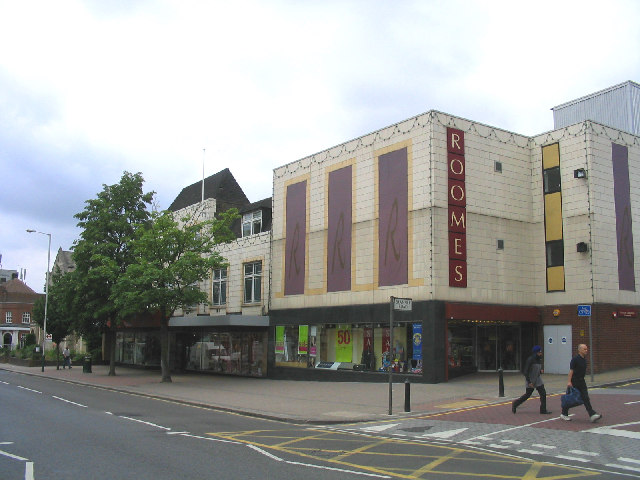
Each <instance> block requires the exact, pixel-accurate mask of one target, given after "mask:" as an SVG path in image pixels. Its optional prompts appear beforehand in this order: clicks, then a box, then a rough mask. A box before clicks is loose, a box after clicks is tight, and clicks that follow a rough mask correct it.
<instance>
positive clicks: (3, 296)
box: [0, 278, 41, 303]
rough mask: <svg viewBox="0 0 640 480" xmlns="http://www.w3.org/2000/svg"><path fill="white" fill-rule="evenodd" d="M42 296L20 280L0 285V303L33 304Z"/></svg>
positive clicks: (15, 279) (14, 279) (12, 280)
mask: <svg viewBox="0 0 640 480" xmlns="http://www.w3.org/2000/svg"><path fill="white" fill-rule="evenodd" d="M40 295H41V294H40V293H36V292H35V291H33V290H32V289H31V288H30V287H29V286H28V285H27V284H26V283H24V282H23V281H22V280H20V279H19V278H13V279H11V280H9V281H8V282H4V283H2V284H0V302H13V303H33V302H35V300H36V298H38V297H39V296H40Z"/></svg>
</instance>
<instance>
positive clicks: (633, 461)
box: [618, 457, 640, 464]
mask: <svg viewBox="0 0 640 480" xmlns="http://www.w3.org/2000/svg"><path fill="white" fill-rule="evenodd" d="M618 461H620V462H629V463H637V464H640V460H636V459H635V458H628V457H619V458H618Z"/></svg>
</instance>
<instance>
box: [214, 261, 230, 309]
mask: <svg viewBox="0 0 640 480" xmlns="http://www.w3.org/2000/svg"><path fill="white" fill-rule="evenodd" d="M212 293H213V295H212V301H211V303H212V304H213V305H225V304H226V303H227V269H226V268H217V269H215V270H214V271H213V291H212Z"/></svg>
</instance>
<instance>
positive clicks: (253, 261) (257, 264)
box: [116, 169, 271, 377]
mask: <svg viewBox="0 0 640 480" xmlns="http://www.w3.org/2000/svg"><path fill="white" fill-rule="evenodd" d="M203 183H204V187H203V184H202V183H201V182H197V183H195V184H193V185H190V186H188V187H186V188H185V189H183V191H182V192H181V193H180V195H179V196H178V197H177V198H176V200H175V201H174V202H173V204H172V206H171V207H170V210H171V211H173V212H174V215H175V218H176V219H177V220H178V221H179V222H183V221H201V220H202V221H205V220H211V219H213V218H214V217H215V214H216V213H218V212H221V211H225V210H227V209H229V208H237V209H238V212H239V214H240V218H239V219H238V220H237V221H236V222H235V224H234V225H233V226H232V230H233V231H234V233H235V234H236V235H237V239H236V240H234V241H232V242H230V243H227V244H221V245H219V246H218V252H219V253H220V254H221V255H222V256H223V257H224V258H225V260H226V263H227V266H225V267H223V268H220V269H216V270H214V271H213V272H211V276H210V278H209V279H207V280H206V281H205V282H203V283H202V285H201V288H202V289H203V290H204V291H206V292H207V295H208V301H207V302H206V303H205V304H201V305H194V306H193V308H192V309H191V310H190V311H178V312H176V314H175V316H174V317H172V318H171V319H170V321H169V337H170V341H169V345H170V364H171V367H172V368H174V369H178V370H186V371H198V372H208V373H217V374H231V375H242V376H255V377H264V376H267V374H268V369H267V342H268V327H269V317H268V316H267V310H268V308H267V304H268V298H269V290H268V285H269V282H268V279H269V275H270V268H269V267H270V256H269V253H270V249H269V245H270V243H269V240H270V230H271V199H270V198H268V199H265V200H262V201H260V202H256V203H250V202H249V201H248V200H247V198H246V197H245V195H244V193H243V192H242V189H241V188H240V186H239V185H238V184H237V182H236V181H235V179H234V178H233V175H232V174H231V172H230V171H229V170H228V169H225V170H222V171H221V172H218V173H216V174H215V175H212V176H210V177H208V178H206V179H205V180H204V182H203ZM126 327H127V328H124V329H122V331H120V332H118V333H117V336H116V359H117V361H118V362H120V363H122V364H129V365H140V366H152V367H157V366H159V365H160V337H159V334H160V333H159V324H155V323H154V322H153V320H148V321H147V323H144V322H135V323H134V324H131V325H127V326H126Z"/></svg>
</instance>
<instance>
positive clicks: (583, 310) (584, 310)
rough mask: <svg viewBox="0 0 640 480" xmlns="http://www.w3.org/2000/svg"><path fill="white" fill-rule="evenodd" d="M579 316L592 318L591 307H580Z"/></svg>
mask: <svg viewBox="0 0 640 480" xmlns="http://www.w3.org/2000/svg"><path fill="white" fill-rule="evenodd" d="M578 316H579V317H590V316H591V305H578Z"/></svg>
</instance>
